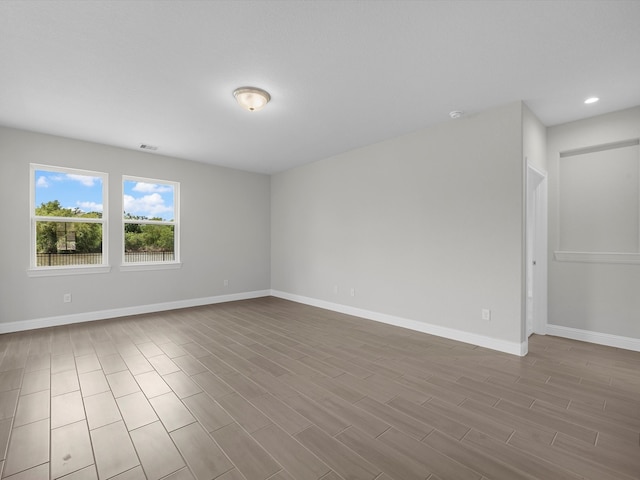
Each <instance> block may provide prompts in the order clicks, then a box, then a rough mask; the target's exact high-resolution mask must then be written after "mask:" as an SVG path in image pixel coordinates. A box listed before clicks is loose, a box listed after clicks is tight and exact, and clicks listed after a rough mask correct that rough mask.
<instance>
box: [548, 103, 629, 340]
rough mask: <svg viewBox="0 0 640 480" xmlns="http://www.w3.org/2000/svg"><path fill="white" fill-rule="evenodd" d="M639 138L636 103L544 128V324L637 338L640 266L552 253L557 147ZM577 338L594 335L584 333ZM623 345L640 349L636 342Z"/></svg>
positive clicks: (565, 148) (557, 198)
mask: <svg viewBox="0 0 640 480" xmlns="http://www.w3.org/2000/svg"><path fill="white" fill-rule="evenodd" d="M639 137H640V107H635V108H631V109H627V110H623V111H620V112H615V113H611V114H607V115H601V116H598V117H593V118H589V119H586V120H581V121H577V122H572V123H568V124H565V125H558V126H555V127H551V128H549V129H548V132H547V143H548V155H547V156H548V162H549V250H550V252H549V324H550V326H559V327H568V328H570V329H577V330H579V331H582V332H583V333H584V332H592V333H602V334H608V335H614V336H621V337H626V338H630V339H640V294H639V292H640V265H637V264H635V265H634V264H626V265H625V264H607V263H584V262H559V261H557V260H555V259H554V257H553V253H554V251H556V250H559V249H560V247H561V245H560V237H559V234H560V225H559V211H560V199H561V196H562V192H561V191H559V162H560V161H561V160H560V158H559V154H560V152H564V151H568V150H573V149H578V148H585V147H589V146H593V145H600V144H606V143H613V142H618V141H622V140H629V139H633V138H639ZM551 331H552V332H554V331H555V330H553V328H552V330H551ZM560 333H562V330H560ZM565 333H567V332H565ZM573 333H576V332H573ZM569 334H571V332H569ZM578 338H580V339H586V340H590V339H591V340H594V341H598V339H599V338H600V337H598V336H597V335H595V336H594V335H592V334H591V333H588V334H585V335H582V336H578ZM629 348H636V349H638V348H640V342H637V341H636V342H635V344H634V345H631V346H630V347H629Z"/></svg>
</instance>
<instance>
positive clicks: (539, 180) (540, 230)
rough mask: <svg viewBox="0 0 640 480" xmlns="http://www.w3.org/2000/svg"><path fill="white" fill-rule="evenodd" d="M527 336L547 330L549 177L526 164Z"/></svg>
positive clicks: (541, 333) (543, 332)
mask: <svg viewBox="0 0 640 480" xmlns="http://www.w3.org/2000/svg"><path fill="white" fill-rule="evenodd" d="M526 201H527V206H526V216H527V218H526V236H525V242H526V243H525V245H526V272H525V273H526V309H525V316H526V322H525V328H526V332H527V334H526V336H527V337H529V336H530V335H531V334H532V333H537V334H540V335H544V334H545V333H546V328H547V174H546V173H545V172H541V171H540V170H537V169H536V168H535V167H533V166H531V165H527V195H526Z"/></svg>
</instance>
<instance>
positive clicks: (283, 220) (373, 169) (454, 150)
mask: <svg viewBox="0 0 640 480" xmlns="http://www.w3.org/2000/svg"><path fill="white" fill-rule="evenodd" d="M522 116H523V112H522V104H521V103H520V102H518V103H513V104H509V105H507V106H504V107H501V108H497V109H494V110H491V111H487V112H483V113H480V114H477V115H470V116H467V117H463V118H461V119H458V120H456V121H448V122H445V123H442V124H440V125H438V126H435V127H433V128H430V129H427V130H424V131H421V132H417V133H415V134H412V135H407V136H403V137H399V138H395V139H392V140H389V141H386V142H382V143H378V144H375V145H371V146H368V147H365V148H360V149H357V150H354V151H351V152H347V153H344V154H341V155H338V156H335V157H332V158H329V159H325V160H322V161H318V162H315V163H312V164H309V165H306V166H303V167H299V168H296V169H292V170H289V171H286V172H284V173H280V174H277V175H273V176H272V182H271V202H272V211H271V216H272V224H271V239H272V240H271V249H272V250H271V251H272V264H271V265H272V266H271V286H272V288H273V289H274V290H278V291H282V292H286V293H288V294H292V295H300V296H305V297H310V298H313V299H319V300H323V301H327V302H332V303H336V304H342V305H349V306H352V307H355V308H361V309H365V310H369V311H373V312H380V313H384V314H388V315H393V316H397V317H401V318H406V319H410V320H415V321H420V322H425V323H429V324H433V325H438V326H444V327H447V328H452V329H457V330H461V331H465V332H470V333H474V334H478V335H484V336H487V337H493V338H496V339H501V340H506V341H510V342H517V343H520V342H521V341H522V340H523V338H524V332H523V325H522V323H523V322H522V315H523V270H522V262H523V241H522V238H523V223H522V222H523V193H524V192H523V178H524V177H523V175H524V171H523V165H524V163H523V139H522ZM335 285H338V293H337V294H335V293H334V286H335ZM351 288H354V289H355V296H353V297H352V296H351V295H350V290H351ZM482 308H489V309H491V310H492V319H491V321H490V322H486V321H483V320H482V319H481V309H482Z"/></svg>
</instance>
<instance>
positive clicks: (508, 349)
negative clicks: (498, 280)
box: [271, 290, 528, 357]
mask: <svg viewBox="0 0 640 480" xmlns="http://www.w3.org/2000/svg"><path fill="white" fill-rule="evenodd" d="M271 295H272V296H274V297H278V298H283V299H285V300H291V301H293V302H297V303H303V304H305V305H311V306H313V307H319V308H324V309H326V310H332V311H334V312H339V313H345V314H347V315H353V316H356V317H362V318H366V319H368V320H374V321H376V322H381V323H386V324H389V325H395V326H397V327H403V328H408V329H409V330H415V331H417V332H422V333H428V334H430V335H436V336H438V337H444V338H448V339H450V340H457V341H459V342H464V343H470V344H472V345H477V346H479V347H485V348H490V349H492V350H497V351H499V352H504V353H510V354H512V355H518V356H520V357H522V356H524V355H526V354H527V351H528V342H526V341H525V342H522V343H515V342H508V341H506V340H500V339H497V338H492V337H486V336H484V335H478V334H475V333H469V332H464V331H462V330H455V329H453V328H447V327H442V326H440V325H433V324H430V323H424V322H418V321H416V320H410V319H407V318H402V317H396V316H394V315H387V314H386V313H378V312H372V311H370V310H363V309H361V308H355V307H350V306H348V305H341V304H339V303H332V302H327V301H325V300H318V299H315V298H310V297H304V296H301V295H294V294H291V293H287V292H281V291H279V290H271Z"/></svg>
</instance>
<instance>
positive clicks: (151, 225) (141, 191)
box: [122, 177, 180, 266]
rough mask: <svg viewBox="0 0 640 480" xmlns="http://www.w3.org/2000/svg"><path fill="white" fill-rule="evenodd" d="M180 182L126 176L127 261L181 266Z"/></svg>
mask: <svg viewBox="0 0 640 480" xmlns="http://www.w3.org/2000/svg"><path fill="white" fill-rule="evenodd" d="M179 193H180V184H179V183H177V182H170V181H166V180H153V179H148V178H137V177H123V182H122V205H123V209H124V217H123V222H124V226H123V245H124V253H123V264H124V265H131V266H134V265H137V266H143V265H149V266H151V265H165V266H166V265H179V262H180V249H179V239H180V235H179V220H178V218H179V208H178V205H179V197H180V195H179Z"/></svg>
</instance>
